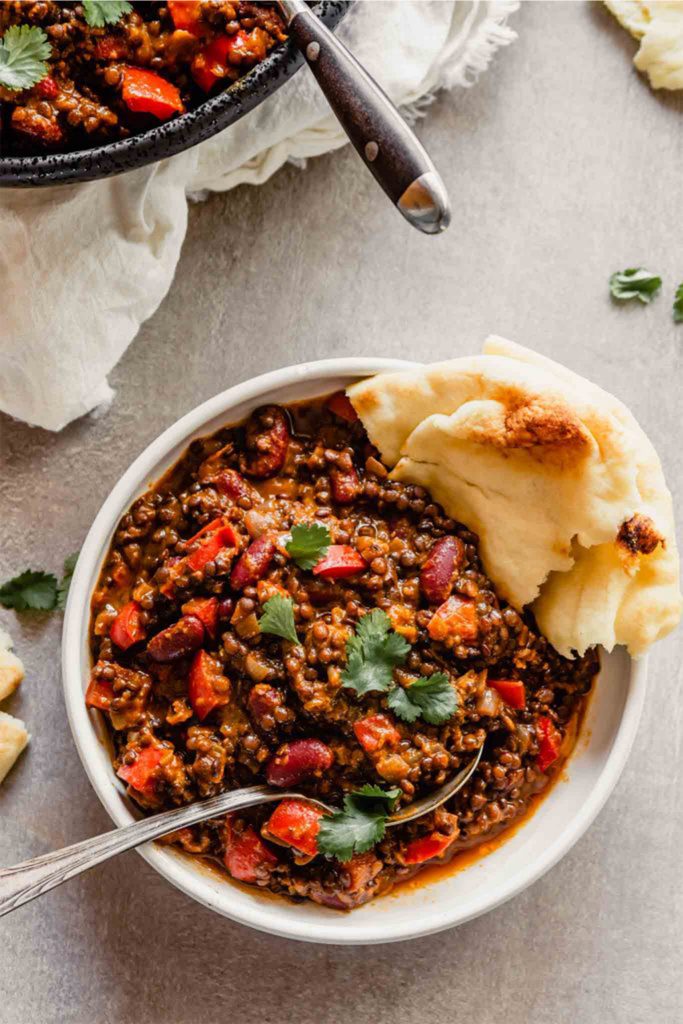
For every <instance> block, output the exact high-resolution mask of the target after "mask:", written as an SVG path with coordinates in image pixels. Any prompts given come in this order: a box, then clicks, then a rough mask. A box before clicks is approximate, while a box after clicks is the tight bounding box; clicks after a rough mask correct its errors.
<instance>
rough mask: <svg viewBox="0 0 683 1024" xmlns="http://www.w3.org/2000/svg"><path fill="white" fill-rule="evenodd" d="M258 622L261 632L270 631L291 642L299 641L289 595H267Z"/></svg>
mask: <svg viewBox="0 0 683 1024" xmlns="http://www.w3.org/2000/svg"><path fill="white" fill-rule="evenodd" d="M258 624H259V629H260V630H261V632H262V633H272V634H273V635H274V636H281V637H282V639H283V640H291V642H292V643H293V644H298V643H299V637H298V636H297V635H296V626H295V625H294V603H293V601H292V599H291V597H284V596H283V595H282V594H275V595H274V596H273V597H269V598H268V600H267V601H266V603H265V604H264V606H263V615H262V616H261V618H260V619H259V623H258Z"/></svg>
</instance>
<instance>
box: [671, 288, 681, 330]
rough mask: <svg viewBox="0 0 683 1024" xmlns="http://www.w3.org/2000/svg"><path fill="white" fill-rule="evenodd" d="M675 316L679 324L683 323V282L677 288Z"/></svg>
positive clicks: (674, 306)
mask: <svg viewBox="0 0 683 1024" xmlns="http://www.w3.org/2000/svg"><path fill="white" fill-rule="evenodd" d="M672 312H673V318H674V320H675V322H676V323H677V324H680V323H683V284H679V286H678V288H677V289H676V297H675V299H674V304H673V311H672Z"/></svg>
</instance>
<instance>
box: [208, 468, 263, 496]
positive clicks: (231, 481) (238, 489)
mask: <svg viewBox="0 0 683 1024" xmlns="http://www.w3.org/2000/svg"><path fill="white" fill-rule="evenodd" d="M212 483H213V485H214V487H215V488H216V490H217V491H218V492H219V493H220V494H225V495H227V497H228V498H230V499H231V501H240V500H241V499H245V498H248V499H249V500H250V501H251V500H252V498H253V495H254V492H253V490H252V488H251V487H250V486H249V484H248V483H247V481H246V480H245V479H244V477H243V476H242V475H241V474H240V473H238V472H237V470H236V469H224V470H223V472H222V473H219V474H218V476H217V477H216V478H215V479H214V480H213V481H212Z"/></svg>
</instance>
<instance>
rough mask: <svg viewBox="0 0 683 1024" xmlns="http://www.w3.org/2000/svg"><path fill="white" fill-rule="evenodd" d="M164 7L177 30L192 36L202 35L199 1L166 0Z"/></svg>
mask: <svg viewBox="0 0 683 1024" xmlns="http://www.w3.org/2000/svg"><path fill="white" fill-rule="evenodd" d="M166 6H167V7H168V13H169V14H170V15H171V18H172V19H173V24H174V25H175V27H176V28H177V29H180V30H181V31H184V32H190V33H192V35H193V36H199V35H201V34H202V27H201V20H202V5H201V3H200V0H167V3H166Z"/></svg>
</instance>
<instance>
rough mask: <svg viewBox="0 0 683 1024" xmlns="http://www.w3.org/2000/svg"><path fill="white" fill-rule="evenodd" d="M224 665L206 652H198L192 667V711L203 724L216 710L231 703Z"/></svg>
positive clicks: (228, 681) (190, 682) (190, 691)
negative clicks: (223, 671)
mask: <svg viewBox="0 0 683 1024" xmlns="http://www.w3.org/2000/svg"><path fill="white" fill-rule="evenodd" d="M221 669H222V665H221V664H220V662H219V661H217V660H216V659H215V658H212V657H211V655H210V654H207V652H206V651H197V653H196V654H195V656H194V658H193V660H192V665H191V667H190V681H189V686H188V695H189V698H190V704H191V705H192V710H193V711H194V713H195V715H196V716H197V718H198V719H199V721H200V722H203V721H204V719H205V718H206V716H207V715H209V714H210V713H211V712H212V711H213V710H214V708H219V707H222V706H223V705H225V704H228V703H229V702H230V680H229V679H228V678H227V677H226V676H224V675H223V673H222V671H221Z"/></svg>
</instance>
